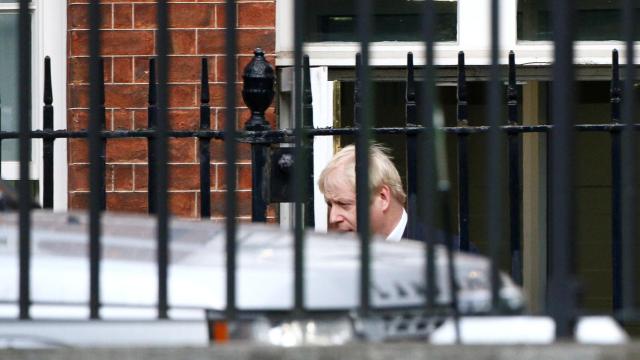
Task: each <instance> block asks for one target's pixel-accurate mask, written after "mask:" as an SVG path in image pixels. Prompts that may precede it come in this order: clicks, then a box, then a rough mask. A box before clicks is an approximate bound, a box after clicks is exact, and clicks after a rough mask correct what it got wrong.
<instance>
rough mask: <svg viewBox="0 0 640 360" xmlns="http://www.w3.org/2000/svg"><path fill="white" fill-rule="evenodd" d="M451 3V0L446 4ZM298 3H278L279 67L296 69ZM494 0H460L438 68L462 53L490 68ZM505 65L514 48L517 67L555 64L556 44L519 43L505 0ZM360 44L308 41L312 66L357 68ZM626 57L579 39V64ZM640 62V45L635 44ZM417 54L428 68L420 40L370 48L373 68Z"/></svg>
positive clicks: (511, 0) (511, 2)
mask: <svg viewBox="0 0 640 360" xmlns="http://www.w3.org/2000/svg"><path fill="white" fill-rule="evenodd" d="M441 1H449V0H441ZM293 3H294V0H278V1H277V2H276V65H277V66H291V65H293V34H294V31H293V17H292V12H293ZM490 3H491V0H458V39H457V41H455V42H439V43H437V44H436V45H435V49H434V55H435V63H436V65H455V64H456V63H457V53H458V51H460V50H463V51H464V52H465V55H466V58H465V60H466V63H467V64H469V65H487V64H490V63H491V57H490V49H491V42H490V29H491V19H490V17H489V15H490V14H489V9H490ZM499 26H500V63H502V64H507V63H508V53H509V51H510V50H513V51H515V53H516V62H517V63H518V64H523V65H527V64H531V65H538V66H539V65H545V64H551V63H552V61H553V43H552V42H550V41H518V39H517V0H502V1H500V24H499ZM359 48H360V45H359V43H357V42H321V43H307V44H305V47H304V51H305V53H306V54H308V55H309V57H310V62H311V65H312V66H329V67H331V66H354V64H355V54H356V52H358V51H359ZM614 48H617V49H618V50H619V51H620V59H621V61H622V60H623V59H624V57H625V55H624V54H625V51H624V44H623V42H621V41H577V42H575V43H574V50H575V59H574V62H575V63H576V64H585V65H607V64H610V63H611V50H612V49H614ZM636 48H637V50H636V54H637V55H636V56H637V59H638V60H640V51H639V50H640V47H638V46H636ZM409 51H411V52H413V54H414V63H415V64H416V65H424V63H425V58H424V44H423V43H421V42H402V41H385V42H373V43H371V45H370V63H371V65H373V66H398V67H403V66H406V53H407V52H409Z"/></svg>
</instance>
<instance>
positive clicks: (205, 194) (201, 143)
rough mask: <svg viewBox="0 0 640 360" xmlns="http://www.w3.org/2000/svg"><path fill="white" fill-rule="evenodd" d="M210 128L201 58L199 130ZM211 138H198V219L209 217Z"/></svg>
mask: <svg viewBox="0 0 640 360" xmlns="http://www.w3.org/2000/svg"><path fill="white" fill-rule="evenodd" d="M210 127H211V108H210V107H209V64H208V62H207V58H202V74H201V81H200V130H209V128H210ZM210 147H211V138H210V137H207V136H201V137H199V138H198V150H199V152H198V160H199V161H200V217H201V218H203V219H209V218H210V217H211V165H210V163H211V152H210V150H209V149H210Z"/></svg>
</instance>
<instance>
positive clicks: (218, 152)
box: [211, 140, 251, 163]
mask: <svg viewBox="0 0 640 360" xmlns="http://www.w3.org/2000/svg"><path fill="white" fill-rule="evenodd" d="M236 155H237V156H236V161H251V145H250V144H247V143H237V145H236ZM211 160H213V161H214V162H216V163H221V162H227V161H226V157H225V151H224V141H222V140H214V141H212V142H211Z"/></svg>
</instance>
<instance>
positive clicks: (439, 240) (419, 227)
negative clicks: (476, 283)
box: [402, 222, 478, 253]
mask: <svg viewBox="0 0 640 360" xmlns="http://www.w3.org/2000/svg"><path fill="white" fill-rule="evenodd" d="M429 230H431V231H429ZM430 233H433V235H434V236H435V243H436V244H442V245H445V246H446V245H447V241H451V246H452V248H453V250H458V251H467V252H472V253H477V252H478V249H477V248H476V247H475V246H474V245H473V244H472V243H469V244H468V247H467V248H465V249H462V248H461V244H460V236H458V235H455V234H449V237H450V239H448V238H447V233H445V232H444V231H443V230H442V229H429V228H428V227H427V226H425V225H424V224H422V223H417V224H416V229H415V230H413V231H411V229H409V223H408V222H407V225H406V226H405V228H404V232H403V233H402V238H403V239H404V238H406V239H412V240H419V241H426V240H427V237H428V236H429V235H430Z"/></svg>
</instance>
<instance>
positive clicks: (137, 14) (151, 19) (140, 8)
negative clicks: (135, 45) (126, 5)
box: [133, 4, 157, 29]
mask: <svg viewBox="0 0 640 360" xmlns="http://www.w3.org/2000/svg"><path fill="white" fill-rule="evenodd" d="M133 17H134V21H133V27H134V28H136V29H156V28H157V26H156V21H157V20H156V6H155V4H134V5H133Z"/></svg>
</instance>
